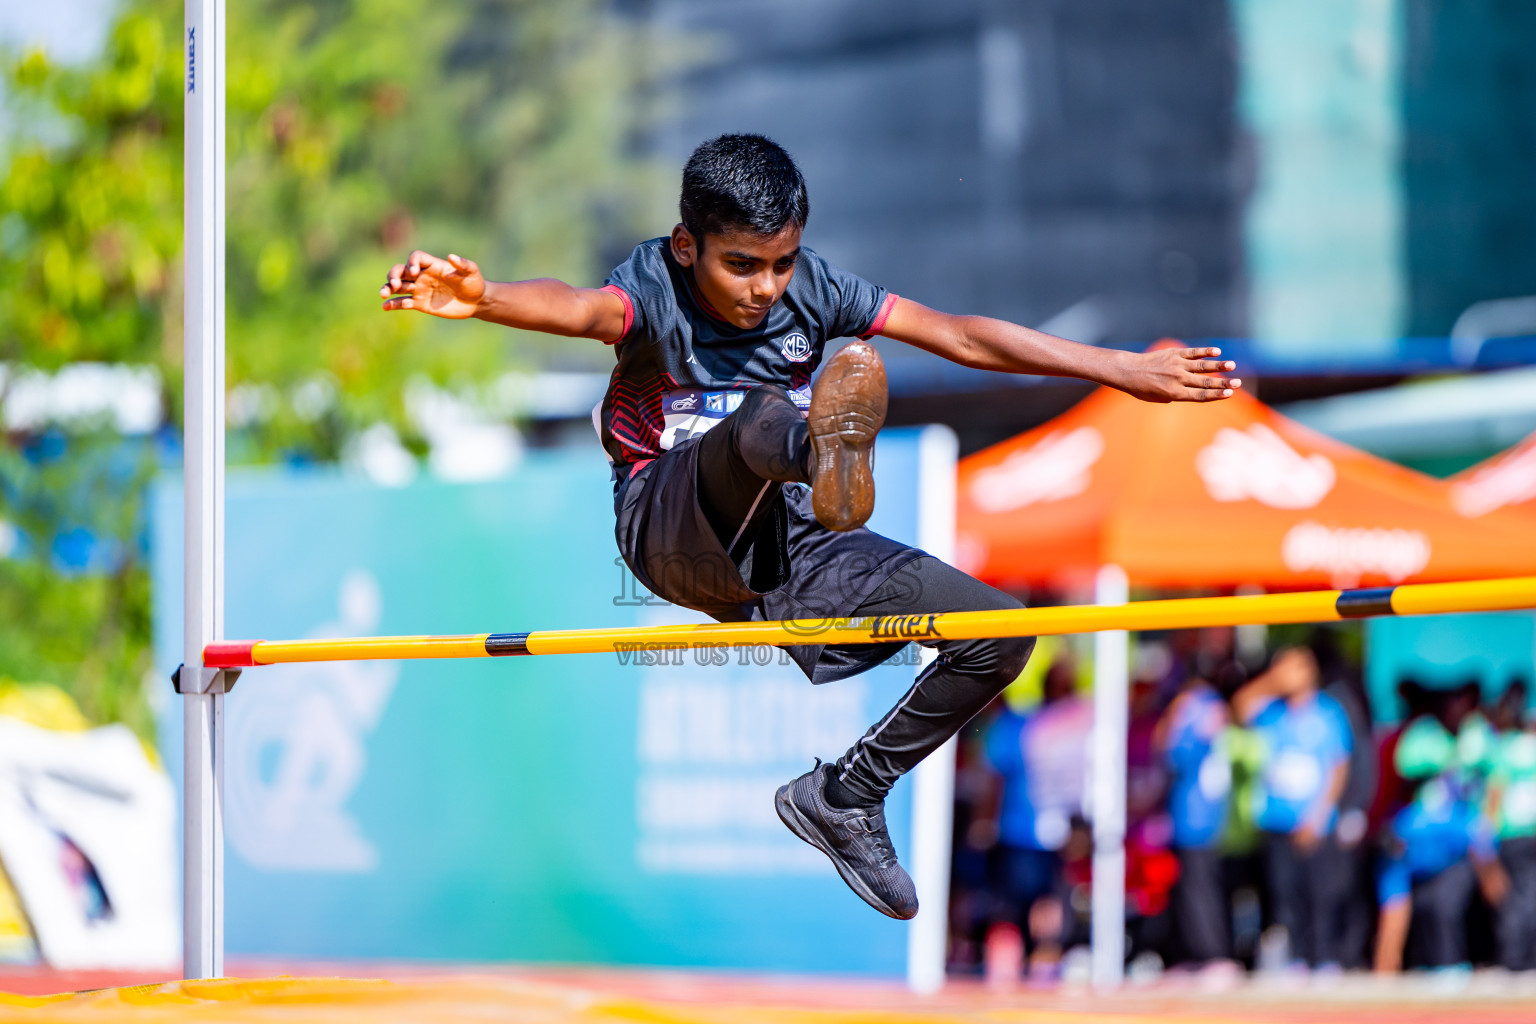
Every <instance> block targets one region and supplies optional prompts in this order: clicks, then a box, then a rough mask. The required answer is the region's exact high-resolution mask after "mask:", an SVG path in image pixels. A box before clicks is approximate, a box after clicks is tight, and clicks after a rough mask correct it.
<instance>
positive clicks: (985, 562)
mask: <svg viewBox="0 0 1536 1024" xmlns="http://www.w3.org/2000/svg"><path fill="white" fill-rule="evenodd" d="M1531 458H1532V460H1533V461H1536V451H1533V452H1532V453H1531ZM1455 494H1456V490H1455V488H1454V487H1453V486H1452V485H1451V484H1448V483H1446V482H1444V481H1440V480H1436V479H1434V478H1432V477H1429V476H1425V475H1424V474H1421V473H1417V472H1414V471H1413V470H1409V469H1405V468H1403V467H1401V466H1397V465H1395V464H1393V463H1390V462H1387V461H1385V460H1383V459H1379V458H1377V457H1375V456H1372V455H1368V454H1366V453H1365V452H1362V451H1359V450H1357V449H1354V448H1351V447H1349V446H1348V445H1345V444H1342V443H1340V442H1338V441H1334V440H1332V439H1331V438H1328V437H1326V436H1324V435H1322V434H1318V433H1316V432H1315V431H1312V430H1309V429H1308V428H1306V427H1303V426H1301V425H1300V424H1298V423H1295V422H1293V421H1291V420H1288V419H1286V418H1285V417H1284V416H1281V415H1280V414H1278V413H1276V412H1275V411H1274V410H1272V409H1270V408H1269V407H1268V406H1265V405H1264V404H1263V403H1261V402H1259V401H1258V400H1257V399H1255V398H1253V397H1251V396H1249V395H1248V394H1246V393H1244V392H1238V393H1237V394H1236V395H1234V396H1233V397H1232V398H1230V399H1227V400H1226V401H1221V402H1214V403H1198V404H1197V403H1177V404H1172V405H1153V404H1148V403H1145V402H1140V401H1137V400H1136V399H1134V398H1131V397H1129V396H1127V395H1124V394H1121V393H1120V392H1117V391H1113V390H1111V389H1109V388H1101V389H1099V390H1098V391H1096V392H1094V393H1093V394H1091V395H1090V396H1089V397H1088V398H1087V399H1085V400H1084V401H1083V402H1082V403H1081V404H1079V405H1078V406H1076V407H1075V408H1073V409H1071V410H1070V411H1068V412H1067V413H1065V414H1063V415H1061V416H1059V417H1057V418H1056V419H1054V420H1052V421H1051V422H1049V423H1046V424H1044V425H1043V426H1040V427H1038V428H1036V429H1034V430H1031V431H1029V432H1027V433H1025V434H1022V435H1020V436H1018V437H1016V438H1014V439H1012V440H1010V441H1005V442H1003V443H1002V444H999V445H995V446H993V447H991V448H988V449H986V450H984V451H981V452H978V453H976V454H975V455H972V456H970V457H968V458H966V459H964V460H963V461H962V462H961V464H960V475H959V492H958V498H959V508H958V534H959V536H958V547H957V560H958V562H959V564H960V566H961V567H962V568H964V569H966V570H968V571H970V572H973V573H975V574H976V575H978V576H979V577H980V578H982V579H984V580H987V581H989V582H992V583H996V584H1005V585H1006V584H1010V583H1031V584H1039V583H1044V584H1052V583H1055V584H1073V583H1082V582H1086V580H1087V578H1088V575H1089V574H1091V573H1092V572H1093V571H1095V570H1096V569H1097V568H1098V567H1100V566H1105V565H1118V566H1119V567H1121V568H1122V569H1123V570H1124V571H1125V573H1126V575H1127V576H1128V577H1129V578H1130V580H1131V581H1132V582H1133V583H1137V584H1141V585H1147V586H1239V585H1243V584H1253V585H1258V586H1263V587H1267V588H1287V587H1311V586H1324V587H1352V586H1380V585H1387V584H1394V583H1403V582H1409V581H1413V582H1428V581H1433V580H1456V579H1474V578H1486V577H1496V576H1515V575H1522V574H1526V573H1536V515H1533V514H1531V513H1528V512H1521V511H1515V510H1510V509H1492V510H1484V511H1483V514H1481V515H1477V516H1475V517H1474V516H1472V515H1470V514H1468V509H1469V508H1470V506H1467V505H1466V503H1465V501H1463V502H1462V505H1461V507H1460V508H1458V502H1457V499H1456V498H1455Z"/></svg>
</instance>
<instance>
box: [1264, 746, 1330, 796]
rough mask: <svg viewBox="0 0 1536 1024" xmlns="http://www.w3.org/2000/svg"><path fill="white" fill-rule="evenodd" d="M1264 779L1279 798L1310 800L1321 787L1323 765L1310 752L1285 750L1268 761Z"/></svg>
mask: <svg viewBox="0 0 1536 1024" xmlns="http://www.w3.org/2000/svg"><path fill="white" fill-rule="evenodd" d="M1264 781H1265V782H1267V783H1268V784H1269V791H1270V792H1271V793H1272V794H1274V795H1275V796H1277V797H1279V798H1280V799H1281V800H1287V801H1302V800H1310V799H1311V798H1312V797H1313V796H1315V795H1316V794H1317V793H1318V791H1319V790H1321V789H1322V788H1323V766H1322V765H1321V764H1319V763H1318V760H1317V758H1315V757H1313V756H1312V755H1311V754H1304V753H1302V752H1301V751H1299V750H1287V751H1285V752H1284V753H1282V754H1281V755H1280V756H1279V757H1276V758H1275V759H1274V760H1273V761H1271V762H1270V765H1269V771H1267V772H1265V773H1264Z"/></svg>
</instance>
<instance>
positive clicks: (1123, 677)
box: [1091, 565, 1131, 989]
mask: <svg viewBox="0 0 1536 1024" xmlns="http://www.w3.org/2000/svg"><path fill="white" fill-rule="evenodd" d="M1129 599H1130V585H1129V582H1128V581H1127V579H1126V576H1125V572H1124V571H1123V570H1122V569H1121V568H1120V567H1119V566H1118V565H1106V566H1104V567H1103V568H1101V569H1100V570H1099V573H1098V577H1097V578H1096V579H1095V581H1094V602H1095V603H1096V604H1125V602H1126V601H1127V600H1129ZM1127 644H1128V637H1127V635H1126V633H1125V632H1124V631H1122V630H1111V631H1108V632H1104V633H1096V634H1094V638H1093V769H1092V772H1091V775H1092V778H1093V792H1092V799H1093V808H1092V809H1093V900H1092V904H1093V932H1092V943H1093V947H1092V948H1093V956H1092V978H1093V985H1094V987H1095V988H1099V989H1108V988H1115V987H1116V986H1118V985H1119V984H1120V982H1121V981H1122V980H1123V979H1124V976H1125V772H1126V754H1125V747H1126V739H1127V736H1126V734H1127V731H1128V729H1129V725H1130V721H1129V718H1130V706H1129V705H1130V674H1131V673H1130V651H1129V650H1128V647H1127Z"/></svg>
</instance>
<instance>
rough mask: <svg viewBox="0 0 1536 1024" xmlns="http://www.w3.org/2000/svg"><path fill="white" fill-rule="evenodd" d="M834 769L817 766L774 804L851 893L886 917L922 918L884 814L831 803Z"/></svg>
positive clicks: (781, 790) (784, 788)
mask: <svg viewBox="0 0 1536 1024" xmlns="http://www.w3.org/2000/svg"><path fill="white" fill-rule="evenodd" d="M833 770H834V767H833V766H832V765H830V764H818V765H817V766H816V767H815V768H813V769H812V770H810V771H809V772H806V773H805V774H804V775H802V776H800V777H799V778H798V779H796V780H795V781H794V782H791V783H790V784H789V785H787V786H780V787H779V793H778V796H776V797H774V800H773V805H774V807H775V808H776V809H777V810H778V812H779V817H780V818H782V819H783V820H784V824H786V825H788V826H789V830H790V831H791V832H793V833H794V834H795V835H797V836H799V837H800V838H801V839H804V840H805V841H806V842H808V843H810V844H811V845H812V846H814V847H816V849H818V850H820V851H821V852H822V853H824V854H826V855H827V857H828V858H830V859H831V861H832V866H833V867H835V868H837V873H838V874H840V875H842V876H843V881H845V882H847V883H848V888H850V889H852V890H853V891H854V892H856V893H858V894H859V898H860V899H862V900H863V901H864V902H865V903H868V904H869V905H870V906H872V907H874V908H875V909H876V910H878V911H880V913H882V914H884V915H886V916H887V917H894V918H896V919H898V920H901V921H905V920H907V919H909V918H912V917H915V916H917V888H916V886H914V885H913V884H912V878H911V876H909V875H908V874H907V873H906V871H905V870H904V869H903V868H902V866H901V865H900V864H898V863H896V850H895V848H894V847H892V846H891V834H890V833H889V832H887V831H886V829H885V809H884V808H883V807H881V806H875V807H851V808H848V809H846V810H845V809H843V808H841V807H833V806H832V805H831V804H829V803H827V798H826V796H825V794H824V791H825V789H826V785H827V775H828V773H830V772H832V771H833Z"/></svg>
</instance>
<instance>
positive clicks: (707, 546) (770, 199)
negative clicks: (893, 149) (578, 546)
mask: <svg viewBox="0 0 1536 1024" xmlns="http://www.w3.org/2000/svg"><path fill="white" fill-rule="evenodd" d="M680 205H681V213H682V223H680V224H678V225H677V226H676V227H674V228H673V229H672V234H671V236H670V237H663V238H654V239H651V240H650V241H648V242H642V243H641V244H640V245H639V246H637V247H636V248H635V251H634V253H633V254H632V255H631V256H630V257H629V259H628V260H626V261H625V262H624V263H623V264H621V265H620V266H618V267H617V268H615V269H614V271H613V273H611V274H610V275H608V280H607V282H606V283H605V284H604V286H603V287H601V288H576V287H573V286H571V285H568V284H564V283H562V282H560V281H554V280H548V279H546V280H536V281H519V282H515V283H510V284H503V283H494V282H487V281H486V280H485V278H484V277H482V276H481V273H480V268H479V267H477V266H476V265H475V264H474V263H473V262H472V261H470V260H467V259H464V258H462V257H460V256H454V255H450V256H449V257H448V258H447V259H440V258H438V257H436V256H432V255H429V254H427V253H425V252H419V251H418V252H413V253H411V255H410V257H409V258H408V259H407V260H406V262H405V263H402V264H398V265H396V266H395V267H393V268H392V269H391V270H390V272H389V277H388V281H387V283H386V284H385V286H384V287H383V288H382V289H381V290H380V295H381V296H382V297H383V298H384V308H385V309H386V310H402V309H414V310H419V311H421V312H425V313H430V314H432V315H434V316H440V317H448V318H458V319H462V318H467V317H478V318H479V319H481V320H488V321H490V322H492V323H498V324H505V325H506V326H508V327H518V328H522V329H524V330H532V331H544V332H546V333H549V334H559V335H566V336H569V337H580V338H593V339H595V340H598V341H602V342H605V343H607V344H610V345H613V346H614V351H615V354H616V356H617V358H618V366H617V367H616V368H615V369H614V371H613V377H612V380H611V381H610V383H609V386H608V393H607V395H606V397H604V399H603V403H602V405H601V406H600V407H599V408H598V409H596V410H594V412H593V419H594V422H595V425H596V427H597V430H598V433H599V434H600V435H601V438H602V443H603V448H604V449H605V450H606V451H607V453H608V457H609V459H610V461H611V462H612V463H613V478H614V511H615V513H616V515H617V519H618V525H617V539H618V546H619V551H620V552H621V553H622V555H623V556H624V561H625V562H626V563H627V564H628V565H629V568H630V569H631V570H632V571H633V572H634V574H635V576H636V577H637V578H638V579H639V580H640V581H641V582H642V583H644V584H645V585H646V586H647V587H649V588H650V589H651V590H652V591H653V592H654V593H656V594H657V595H658V596H660V597H662V598H664V599H665V600H667V601H670V602H672V603H674V604H679V605H683V606H685V607H688V608H693V609H696V610H699V611H703V612H706V613H708V614H709V615H711V616H713V617H714V618H716V619H719V620H721V621H742V620H746V619H793V618H827V617H844V616H878V615H899V614H903V613H915V612H948V611H970V610H984V609H998V608H1017V607H1020V605H1019V603H1018V602H1017V601H1015V600H1014V599H1013V598H1011V597H1009V596H1008V595H1006V594H1004V593H1002V592H1000V591H997V590H994V589H993V588H991V587H989V586H986V585H985V584H983V583H980V582H978V581H976V580H974V579H972V578H971V577H969V576H967V575H966V574H965V573H962V572H960V571H959V570H958V569H955V568H953V567H951V566H949V565H946V564H945V563H943V562H941V561H939V560H938V559H936V558H934V557H932V556H930V555H928V554H925V553H924V552H922V551H919V550H918V549H916V548H912V547H908V546H907V545H905V544H898V543H897V542H895V541H893V540H889V539H887V538H885V537H881V536H879V535H878V534H875V533H871V532H870V531H869V530H866V529H863V528H862V527H863V523H864V521H865V520H866V519H868V518H869V515H870V512H871V511H872V510H873V508H874V481H873V477H872V476H871V467H870V455H871V449H872V447H873V445H874V441H875V434H876V432H877V431H878V430H879V429H880V426H881V424H882V423H883V422H884V420H885V410H886V390H885V369H884V367H883V366H882V365H881V362H880V357H879V356H878V355H877V354H876V352H875V349H874V347H873V346H871V345H870V344H869V343H868V340H867V339H869V338H871V337H874V336H875V335H883V336H885V337H887V338H894V339H896V340H897V341H904V342H907V343H908V344H911V345H916V346H917V347H919V348H922V349H925V350H927V351H929V352H933V353H935V354H937V355H941V356H943V357H945V358H946V359H950V360H953V361H954V362H957V363H961V364H963V365H965V366H972V367H977V368H979V369H986V370H998V371H1001V372H1004V373H1032V374H1049V375H1053V376H1066V377H1081V378H1083V379H1085V380H1089V381H1093V382H1095V383H1099V384H1107V385H1109V386H1110V387H1114V388H1118V389H1120V390H1122V391H1125V392H1128V393H1129V394H1132V395H1135V396H1136V397H1137V398H1141V399H1144V400H1146V401H1151V402H1169V401H1197V402H1198V401H1211V400H1214V399H1220V398H1225V397H1227V396H1228V395H1230V394H1232V389H1234V388H1236V387H1238V386H1239V385H1240V383H1241V382H1240V381H1238V380H1227V379H1223V378H1221V377H1219V376H1208V375H1209V374H1220V373H1222V372H1224V371H1227V370H1231V369H1233V368H1234V364H1232V363H1230V362H1219V361H1216V360H1214V359H1213V358H1212V357H1214V356H1218V355H1220V352H1219V351H1218V350H1216V349H1212V348H1200V349H1183V350H1162V351H1157V352H1149V353H1132V352H1120V351H1114V350H1109V349H1098V348H1092V347H1090V346H1087V345H1079V344H1076V343H1074V342H1070V341H1063V340H1062V339H1060V338H1054V337H1051V336H1050V335H1046V334H1041V333H1039V332H1038V331H1032V330H1029V329H1028V328H1025V327H1019V326H1016V325H1014V324H1011V323H1005V322H1003V321H1000V320H989V319H987V318H985V317H977V316H950V315H948V314H945V313H939V312H936V311H934V310H931V309H927V308H925V307H923V306H920V305H918V304H917V303H915V302H912V301H910V300H907V299H902V298H898V297H897V296H895V295H893V294H891V293H890V292H888V291H886V290H885V289H884V288H880V287H878V286H876V285H872V284H870V283H868V282H867V281H863V280H861V279H860V278H857V277H855V276H853V275H852V274H849V273H846V272H844V271H842V270H839V269H838V268H836V267H834V266H832V265H831V264H830V263H828V262H827V261H826V260H824V259H822V258H821V257H820V256H818V255H816V254H815V253H814V252H812V251H811V250H810V249H807V248H805V247H803V246H802V245H801V244H800V235H801V232H802V231H803V230H804V228H805V224H806V220H807V218H808V216H809V212H810V206H809V202H808V201H807V198H806V190H805V179H804V178H803V177H801V174H800V170H799V169H798V168H797V167H796V166H795V163H794V161H793V160H792V159H790V156H789V154H788V153H786V152H785V151H784V150H783V149H781V148H780V147H779V146H778V145H776V144H774V143H773V142H771V141H770V140H768V139H766V138H763V137H762V136H760V135H722V136H720V137H719V138H717V139H712V140H710V141H709V142H706V143H704V144H703V145H701V146H700V147H699V148H698V149H696V150H695V151H694V153H693V155H692V156H691V157H690V158H689V160H688V164H687V166H686V167H685V168H684V170H683V186H682V201H681V204H680ZM838 338H859V339H862V340H859V341H854V342H852V343H850V344H848V345H846V346H844V347H843V348H841V349H838V350H837V351H836V352H835V353H834V354H833V355H832V357H831V358H830V359H828V360H827V364H826V366H825V367H823V368H822V371H821V375H820V376H819V377H818V378H817V379H816V381H815V383H814V385H813V383H812V380H811V377H812V374H813V373H814V372H815V371H816V369H817V367H818V366H819V365H820V363H821V360H822V353H823V350H824V348H825V346H826V345H827V343H828V342H830V341H833V340H835V339H838ZM806 484H809V485H810V486H809V489H807V488H806V487H804V486H802V485H806ZM904 642H905V641H902V642H900V643H894V644H867V645H845V646H835V645H834V646H826V645H820V644H817V643H815V638H814V636H812V637H808V638H807V643H806V644H805V645H803V646H798V647H793V648H790V649H789V650H790V654H791V656H792V657H794V659H795V661H796V662H797V663H798V664H799V665H800V667H801V669H802V670H803V671H804V672H805V673H806V675H807V676H809V677H810V679H811V681H812V682H816V683H822V682H827V681H829V680H833V679H842V678H845V677H847V676H851V675H855V674H857V673H859V672H862V671H864V670H866V669H868V668H870V667H872V666H874V665H876V664H878V663H879V662H881V661H883V660H885V659H886V658H888V657H890V656H891V654H892V653H893V651H894V650H895V649H897V648H899V647H900V646H902V644H903V643H904ZM919 642H920V643H923V644H926V645H927V646H930V647H936V648H937V649H938V651H939V657H938V659H937V660H936V661H934V662H933V664H931V665H929V666H928V668H927V669H926V670H925V671H924V672H923V673H922V674H921V675H920V676H919V677H918V679H917V682H916V683H915V684H914V685H913V687H912V688H911V690H909V691H908V692H907V694H906V695H905V696H904V697H902V698H901V700H900V701H899V702H898V703H897V704H896V706H895V707H893V708H892V709H891V710H890V711H889V712H888V713H887V714H886V715H885V717H884V718H882V719H880V721H879V722H877V723H875V724H874V725H873V726H871V727H870V729H869V731H868V732H866V733H865V734H864V736H863V737H862V738H861V739H859V740H858V742H856V743H855V744H854V745H853V746H852V747H851V748H849V750H848V752H847V753H845V754H844V755H843V756H842V757H841V758H839V759H838V760H837V762H836V763H835V764H821V763H820V762H818V763H817V766H816V768H814V769H813V770H812V771H810V772H808V773H807V774H805V775H803V776H801V777H800V778H798V779H796V780H794V781H793V782H791V783H789V784H788V785H786V786H784V787H782V788H781V789H780V790H779V792H778V796H777V798H776V805H777V808H778V812H779V816H780V817H781V818H783V820H784V823H785V824H786V825H788V826H789V828H790V829H791V830H792V831H793V832H794V833H795V834H796V835H797V836H799V837H800V838H801V839H803V840H805V841H806V842H808V843H810V844H811V845H812V846H815V847H816V848H817V849H819V850H821V851H822V852H823V853H825V854H826V855H827V856H828V857H829V858H830V859H831V861H832V863H833V864H834V865H835V866H836V868H837V870H838V873H839V874H841V875H842V877H843V880H844V881H846V882H847V883H848V885H849V886H850V887H851V888H852V889H853V890H854V892H856V893H858V894H859V896H861V897H862V898H863V899H864V900H865V901H866V902H868V903H869V904H870V905H871V906H873V907H874V908H875V909H876V910H879V911H880V912H881V913H883V914H888V915H890V916H891V917H896V918H910V917H912V916H913V915H914V914H916V913H917V894H916V892H915V890H914V889H913V885H912V880H911V878H909V877H908V875H907V873H906V871H904V870H903V869H902V868H901V865H899V864H898V863H897V862H896V854H895V851H894V850H893V849H892V847H891V840H890V835H889V833H888V832H887V831H886V827H885V817H884V813H883V807H884V801H885V795H886V794H887V793H888V792H889V791H890V789H891V787H892V785H894V784H895V782H896V780H897V778H899V777H900V776H901V775H902V774H904V773H905V772H908V771H910V770H911V769H912V768H913V767H915V766H916V765H917V763H918V762H919V761H921V760H922V759H923V758H924V757H926V756H927V755H928V754H929V753H931V752H932V751H933V750H935V749H936V748H937V747H939V745H940V744H942V743H943V742H944V741H945V740H946V739H948V738H949V737H950V736H952V735H953V734H954V733H955V732H956V731H958V730H959V729H960V727H961V726H962V725H964V724H965V723H966V722H967V721H968V720H969V719H970V718H971V716H973V715H975V714H976V713H977V712H978V711H980V710H981V709H982V708H983V707H985V706H986V705H987V704H988V702H990V701H991V700H992V698H993V697H995V696H996V695H997V694H998V693H999V692H1000V691H1001V690H1002V689H1003V687H1005V686H1007V685H1008V684H1009V683H1010V682H1012V681H1013V680H1014V679H1015V678H1016V677H1017V676H1018V674H1019V672H1020V671H1022V669H1023V667H1024V662H1025V661H1026V660H1027V659H1028V657H1029V653H1030V651H1031V649H1032V648H1033V646H1034V641H1033V639H1030V638H1020V637H1007V638H999V639H986V640H940V639H936V638H919Z"/></svg>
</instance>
